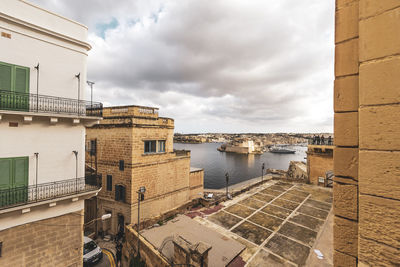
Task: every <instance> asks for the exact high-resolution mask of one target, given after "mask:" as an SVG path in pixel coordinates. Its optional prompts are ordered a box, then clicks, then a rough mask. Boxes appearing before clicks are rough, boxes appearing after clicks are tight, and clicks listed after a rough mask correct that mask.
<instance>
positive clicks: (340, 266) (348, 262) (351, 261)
mask: <svg viewBox="0 0 400 267" xmlns="http://www.w3.org/2000/svg"><path fill="white" fill-rule="evenodd" d="M333 266H335V267H352V266H354V267H355V266H357V258H355V257H352V256H349V255H347V254H344V253H340V252H339V251H337V250H334V251H333Z"/></svg>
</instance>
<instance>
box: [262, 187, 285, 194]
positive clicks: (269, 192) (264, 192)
mask: <svg viewBox="0 0 400 267" xmlns="http://www.w3.org/2000/svg"><path fill="white" fill-rule="evenodd" d="M260 193H262V194H267V195H271V196H279V195H280V194H282V191H276V190H272V189H271V188H266V189H264V190H261V191H260Z"/></svg>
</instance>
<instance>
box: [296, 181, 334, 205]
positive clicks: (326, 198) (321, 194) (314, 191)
mask: <svg viewBox="0 0 400 267" xmlns="http://www.w3.org/2000/svg"><path fill="white" fill-rule="evenodd" d="M298 188H299V189H301V190H302V191H306V192H308V193H310V194H311V197H310V199H312V200H317V201H322V202H327V203H332V190H326V189H322V188H315V187H313V186H309V185H299V186H298Z"/></svg>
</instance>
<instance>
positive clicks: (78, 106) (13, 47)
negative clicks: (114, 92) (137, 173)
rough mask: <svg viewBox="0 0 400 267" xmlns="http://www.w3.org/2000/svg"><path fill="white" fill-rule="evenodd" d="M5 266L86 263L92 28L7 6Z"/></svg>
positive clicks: (2, 85) (2, 197)
mask: <svg viewBox="0 0 400 267" xmlns="http://www.w3.org/2000/svg"><path fill="white" fill-rule="evenodd" d="M0 10H1V12H0V32H1V35H0V51H2V52H1V53H0V266H81V265H82V263H83V258H82V256H83V231H82V229H83V209H84V199H86V198H90V197H92V196H94V195H96V194H97V193H98V191H99V188H98V187H97V186H96V185H95V184H94V185H91V184H89V183H88V182H89V181H87V180H86V179H85V177H84V166H85V165H84V164H85V160H84V155H85V150H84V147H85V146H84V144H85V139H84V136H85V126H87V125H91V124H93V123H95V122H97V121H98V120H100V119H101V104H99V103H87V102H86V101H83V100H82V99H84V90H83V89H84V85H85V84H86V60H87V52H88V50H89V49H90V48H91V47H90V45H89V44H88V43H87V38H86V37H87V27H86V26H84V25H81V24H79V23H77V22H74V21H71V20H69V19H67V18H64V17H61V16H59V15H57V14H54V13H51V12H49V11H47V10H44V9H42V8H40V7H37V6H35V5H32V4H30V3H28V2H25V1H21V0H2V1H0Z"/></svg>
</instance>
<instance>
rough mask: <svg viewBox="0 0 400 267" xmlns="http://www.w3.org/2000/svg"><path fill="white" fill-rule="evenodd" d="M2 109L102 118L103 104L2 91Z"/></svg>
mask: <svg viewBox="0 0 400 267" xmlns="http://www.w3.org/2000/svg"><path fill="white" fill-rule="evenodd" d="M0 109H2V110H15V111H27V112H40V113H57V114H69V115H79V116H89V117H102V116H103V104H102V103H99V102H90V101H85V100H77V99H71V98H63V97H56V96H47V95H37V94H29V93H18V92H11V91H3V90H0Z"/></svg>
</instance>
